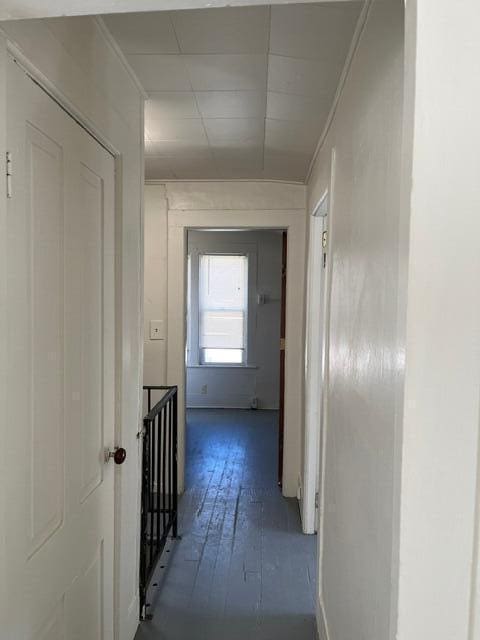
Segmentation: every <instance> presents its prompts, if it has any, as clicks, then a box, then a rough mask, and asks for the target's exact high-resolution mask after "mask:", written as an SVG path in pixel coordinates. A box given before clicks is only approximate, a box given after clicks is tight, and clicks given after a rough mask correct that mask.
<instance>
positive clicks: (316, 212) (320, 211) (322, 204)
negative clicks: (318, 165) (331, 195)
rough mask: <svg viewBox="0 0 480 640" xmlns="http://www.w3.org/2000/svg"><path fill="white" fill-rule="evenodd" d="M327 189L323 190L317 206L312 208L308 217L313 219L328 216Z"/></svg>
mask: <svg viewBox="0 0 480 640" xmlns="http://www.w3.org/2000/svg"><path fill="white" fill-rule="evenodd" d="M328 205H329V202H328V189H325V191H324V192H323V194H322V196H321V198H320V199H319V201H318V202H317V204H316V205H315V206H314V207H313V209H312V211H311V213H310V215H311V216H312V217H313V218H324V217H325V216H327V215H328Z"/></svg>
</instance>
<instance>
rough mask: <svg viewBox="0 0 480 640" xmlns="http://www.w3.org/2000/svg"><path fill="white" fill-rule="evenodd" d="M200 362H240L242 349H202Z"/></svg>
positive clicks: (241, 360)
mask: <svg viewBox="0 0 480 640" xmlns="http://www.w3.org/2000/svg"><path fill="white" fill-rule="evenodd" d="M202 354H203V357H202V364H242V363H243V349H203V350H202Z"/></svg>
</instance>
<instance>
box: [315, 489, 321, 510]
mask: <svg viewBox="0 0 480 640" xmlns="http://www.w3.org/2000/svg"><path fill="white" fill-rule="evenodd" d="M319 504H320V502H319V497H318V491H316V492H315V509H318V507H319Z"/></svg>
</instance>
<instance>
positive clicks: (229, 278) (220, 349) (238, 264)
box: [198, 253, 248, 365]
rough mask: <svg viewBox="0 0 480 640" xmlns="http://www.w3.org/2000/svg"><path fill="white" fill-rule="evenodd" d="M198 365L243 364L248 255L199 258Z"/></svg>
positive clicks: (202, 255) (245, 354) (246, 312)
mask: <svg viewBox="0 0 480 640" xmlns="http://www.w3.org/2000/svg"><path fill="white" fill-rule="evenodd" d="M198 275H199V296H198V302H199V304H198V312H199V313H198V321H199V327H198V346H199V356H200V358H199V359H200V364H213V365H215V364H219V365H221V364H227V365H228V364H231V365H244V364H246V362H247V353H246V351H247V324H248V318H247V316H248V256H247V255H240V254H214V253H203V254H200V255H199V274H198Z"/></svg>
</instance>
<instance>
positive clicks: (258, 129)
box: [105, 0, 362, 181]
mask: <svg viewBox="0 0 480 640" xmlns="http://www.w3.org/2000/svg"><path fill="white" fill-rule="evenodd" d="M361 6H362V2H361V1H360V0H357V1H351V2H340V3H332V2H322V3H316V4H293V5H281V6H280V5H275V6H271V7H269V6H268V7H267V6H263V7H259V6H251V7H229V8H222V9H201V10H187V11H166V12H156V13H135V14H127V15H110V16H106V17H105V22H106V24H107V26H108V28H109V30H110V31H111V33H112V35H113V36H114V37H115V39H116V40H117V42H118V44H119V45H120V47H121V49H122V50H123V52H124V54H125V56H126V57H127V59H128V61H129V63H130V64H131V66H132V67H133V69H134V71H135V72H136V74H137V75H138V77H139V79H140V81H141V83H142V84H143V86H144V88H145V90H146V91H147V93H148V95H149V100H148V101H147V103H146V112H145V127H146V130H145V137H146V177H147V178H148V179H152V178H158V179H167V178H179V179H202V178H204V179H213V178H252V179H253V178H267V179H281V180H296V181H297V180H298V181H303V180H305V177H306V174H307V171H308V166H309V163H310V161H311V158H312V156H313V153H314V150H315V147H316V144H317V141H318V138H319V136H320V134H321V132H322V129H323V127H324V125H325V122H326V119H327V116H328V113H329V111H330V108H331V105H332V101H333V97H334V95H335V91H336V88H337V85H338V80H339V77H340V74H341V72H342V69H343V66H344V63H345V59H346V56H347V52H348V49H349V46H350V42H351V40H352V36H353V32H354V29H355V25H356V22H357V19H358V16H359V13H360V9H361Z"/></svg>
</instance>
